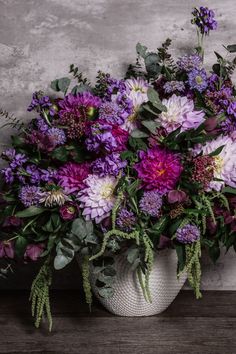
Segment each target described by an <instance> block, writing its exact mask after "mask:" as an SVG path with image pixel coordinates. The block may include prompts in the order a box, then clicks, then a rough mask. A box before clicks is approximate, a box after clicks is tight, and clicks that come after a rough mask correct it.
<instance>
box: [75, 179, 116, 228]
mask: <svg viewBox="0 0 236 354" xmlns="http://www.w3.org/2000/svg"><path fill="white" fill-rule="evenodd" d="M84 183H85V188H84V189H82V190H81V191H80V192H79V193H78V201H79V202H80V208H82V209H83V213H82V214H83V216H84V218H85V220H95V222H96V223H97V224H98V223H100V222H101V221H102V220H103V219H105V218H106V217H108V216H109V215H110V212H111V210H112V208H113V206H114V203H115V196H114V194H113V193H114V189H115V187H116V184H117V181H116V178H115V177H113V176H105V177H99V176H97V175H89V176H88V178H87V179H86V180H85V181H84Z"/></svg>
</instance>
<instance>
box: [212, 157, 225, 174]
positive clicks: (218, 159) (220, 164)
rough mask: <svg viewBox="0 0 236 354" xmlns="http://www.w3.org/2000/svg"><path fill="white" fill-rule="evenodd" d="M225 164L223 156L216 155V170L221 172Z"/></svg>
mask: <svg viewBox="0 0 236 354" xmlns="http://www.w3.org/2000/svg"><path fill="white" fill-rule="evenodd" d="M223 165H224V160H223V159H222V157H220V156H219V155H218V156H214V170H215V172H216V173H221V171H222V168H223Z"/></svg>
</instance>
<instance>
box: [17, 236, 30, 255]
mask: <svg viewBox="0 0 236 354" xmlns="http://www.w3.org/2000/svg"><path fill="white" fill-rule="evenodd" d="M27 244H28V241H27V240H26V238H24V237H23V236H18V237H17V239H16V242H15V251H16V254H17V256H18V257H22V256H23V255H24V253H25V250H26V247H27Z"/></svg>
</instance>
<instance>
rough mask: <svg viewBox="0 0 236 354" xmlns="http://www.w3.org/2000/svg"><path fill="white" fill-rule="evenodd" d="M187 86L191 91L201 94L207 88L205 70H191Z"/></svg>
mask: <svg viewBox="0 0 236 354" xmlns="http://www.w3.org/2000/svg"><path fill="white" fill-rule="evenodd" d="M188 84H189V86H190V88H191V89H192V90H194V89H195V90H197V91H199V92H203V91H204V90H206V88H207V73H206V70H205V69H193V70H192V71H190V72H189V73H188Z"/></svg>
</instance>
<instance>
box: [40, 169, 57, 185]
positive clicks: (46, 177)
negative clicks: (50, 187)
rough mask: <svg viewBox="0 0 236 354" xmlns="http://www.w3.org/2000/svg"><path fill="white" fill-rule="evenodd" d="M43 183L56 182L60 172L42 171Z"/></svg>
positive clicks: (52, 170)
mask: <svg viewBox="0 0 236 354" xmlns="http://www.w3.org/2000/svg"><path fill="white" fill-rule="evenodd" d="M40 173H41V181H43V182H55V180H56V179H57V178H58V172H57V170H55V169H52V168H50V167H49V168H48V169H47V170H44V169H40Z"/></svg>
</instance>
